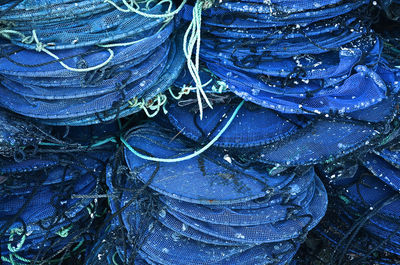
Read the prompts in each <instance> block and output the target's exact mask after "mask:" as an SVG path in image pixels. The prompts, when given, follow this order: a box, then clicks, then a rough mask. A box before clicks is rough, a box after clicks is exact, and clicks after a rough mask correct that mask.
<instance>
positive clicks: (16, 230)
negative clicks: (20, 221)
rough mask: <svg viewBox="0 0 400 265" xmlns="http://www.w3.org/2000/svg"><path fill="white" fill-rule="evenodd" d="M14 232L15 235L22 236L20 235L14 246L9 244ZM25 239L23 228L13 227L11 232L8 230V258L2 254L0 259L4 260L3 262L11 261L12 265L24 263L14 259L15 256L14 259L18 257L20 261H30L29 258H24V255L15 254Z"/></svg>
mask: <svg viewBox="0 0 400 265" xmlns="http://www.w3.org/2000/svg"><path fill="white" fill-rule="evenodd" d="M15 234H17V235H19V236H22V237H21V240H20V241H19V242H18V243H17V245H16V246H15V247H14V246H12V245H11V242H12V241H13V240H14V235H15ZM25 240H26V234H25V233H24V229H21V228H14V229H12V230H11V232H10V237H9V241H10V243H8V245H7V248H8V250H9V251H10V254H9V258H7V257H5V256H2V257H1V260H2V261H4V262H8V263H11V264H12V265H24V264H23V263H20V262H18V261H16V260H14V258H16V259H18V260H20V261H22V262H25V263H30V262H31V261H30V260H29V259H26V258H24V257H21V256H19V255H18V254H17V252H18V251H19V250H20V249H21V248H22V246H23V245H24V243H25Z"/></svg>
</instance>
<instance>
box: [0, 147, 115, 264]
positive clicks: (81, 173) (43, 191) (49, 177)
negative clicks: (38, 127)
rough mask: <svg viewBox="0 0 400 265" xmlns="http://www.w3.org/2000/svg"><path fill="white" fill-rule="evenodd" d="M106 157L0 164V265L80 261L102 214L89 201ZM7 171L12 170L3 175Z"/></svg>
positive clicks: (49, 158) (50, 158) (54, 156)
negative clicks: (96, 220)
mask: <svg viewBox="0 0 400 265" xmlns="http://www.w3.org/2000/svg"><path fill="white" fill-rule="evenodd" d="M108 155H109V154H108V152H97V153H84V154H83V153H75V154H74V155H71V154H51V155H50V154H49V155H46V154H42V155H37V156H35V158H32V159H28V160H25V161H23V162H12V161H9V160H3V159H2V161H1V165H2V166H1V168H2V178H3V180H2V185H1V202H2V203H1V207H0V212H1V219H0V227H1V230H0V231H1V238H2V240H1V258H2V261H3V263H4V264H38V263H42V264H43V263H51V262H57V263H61V262H62V261H63V260H66V259H75V260H76V262H78V260H79V259H80V260H82V255H81V254H82V252H83V251H84V249H85V244H86V243H87V242H89V241H90V240H91V239H92V238H91V234H94V231H93V228H92V225H93V222H94V218H95V217H97V216H98V215H101V214H102V210H101V209H100V208H99V207H98V204H99V203H98V201H97V200H95V198H96V196H95V195H96V194H98V193H99V192H100V186H99V179H100V178H99V174H101V172H102V170H103V168H104V162H105V160H106V159H107V157H108ZM8 168H10V169H12V170H7V169H8Z"/></svg>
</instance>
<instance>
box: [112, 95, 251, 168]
mask: <svg viewBox="0 0 400 265" xmlns="http://www.w3.org/2000/svg"><path fill="white" fill-rule="evenodd" d="M243 104H244V100H243V101H242V102H240V104H239V105H238V106H237V107H236V109H235V111H234V112H233V114H232V116H231V117H230V118H229V120H228V122H227V123H226V124H225V125H224V127H223V128H222V129H221V131H219V132H218V134H217V135H216V136H215V137H214V138H213V139H212V140H211V141H210V142H209V143H208V144H206V145H205V146H204V147H202V148H201V149H199V150H197V151H195V152H194V153H193V154H190V155H187V156H184V157H178V158H157V157H151V156H146V155H143V154H141V153H139V152H137V151H136V150H135V149H133V147H132V146H131V145H130V144H129V143H128V142H127V141H126V140H125V139H124V138H123V137H122V136H121V137H120V138H121V142H122V143H123V144H124V145H125V146H126V147H127V148H128V149H129V151H131V152H132V153H133V154H134V155H136V156H138V157H140V158H142V159H145V160H149V161H154V162H165V163H173V162H182V161H185V160H189V159H191V158H193V157H196V156H198V155H200V154H201V153H203V152H204V151H206V150H207V149H208V148H210V147H211V146H212V145H213V144H214V143H215V142H216V141H218V139H219V138H220V137H221V135H222V134H223V133H224V132H225V131H226V130H227V129H228V127H229V126H230V125H231V123H232V122H233V120H234V118H235V117H236V115H237V113H238V112H239V110H240V108H241V107H242V106H243Z"/></svg>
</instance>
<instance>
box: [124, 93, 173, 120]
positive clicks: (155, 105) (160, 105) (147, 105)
mask: <svg viewBox="0 0 400 265" xmlns="http://www.w3.org/2000/svg"><path fill="white" fill-rule="evenodd" d="M167 100H168V99H167V96H166V95H164V94H161V93H160V94H158V95H157V96H156V97H155V98H154V99H152V100H149V101H147V102H146V101H145V100H144V99H143V98H142V99H141V100H139V99H138V98H134V99H133V102H132V101H131V100H129V101H128V103H129V105H130V107H131V108H140V109H142V110H143V111H144V112H145V113H146V115H147V117H149V118H153V117H155V116H156V115H157V114H158V113H159V112H160V110H161V109H162V110H163V112H164V114H167V113H168V111H167V109H166V108H165V105H166V103H167ZM149 110H151V111H153V113H150V112H149Z"/></svg>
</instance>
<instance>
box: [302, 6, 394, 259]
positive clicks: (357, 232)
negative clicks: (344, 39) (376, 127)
mask: <svg viewBox="0 0 400 265" xmlns="http://www.w3.org/2000/svg"><path fill="white" fill-rule="evenodd" d="M378 2H380V4H381V7H383V10H384V11H385V12H384V13H383V14H382V12H381V13H378V14H377V16H376V19H375V21H376V22H377V24H375V25H374V27H375V29H376V31H377V32H378V34H379V35H380V36H381V38H382V42H383V45H384V47H383V53H382V57H383V58H384V59H381V62H380V63H381V65H382V67H383V68H385V69H386V71H388V70H389V69H390V70H391V71H393V72H394V75H386V77H388V80H390V81H392V82H393V84H394V85H395V87H396V85H397V84H398V80H399V78H398V77H399V76H400V75H399V71H398V70H396V67H398V65H399V64H400V61H399V56H398V54H399V53H398V50H397V48H396V45H397V46H398V44H397V43H396V38H397V35H396V32H397V27H398V24H397V22H394V21H390V19H395V17H394V16H393V14H395V13H396V12H397V11H396V4H395V1H393V3H392V4H391V3H390V2H391V1H378ZM390 4H391V5H390ZM390 14H391V15H390ZM396 24H397V25H396ZM386 73H387V72H386ZM397 91H398V88H396V89H394V91H393V92H394V93H397ZM396 108H398V107H397V106H396ZM385 131H386V132H388V133H385V135H386V136H385V137H383V138H381V139H380V140H379V141H376V144H375V145H374V146H371V148H370V150H366V151H367V152H359V153H356V154H355V155H354V156H351V157H349V158H348V159H343V160H340V161H335V162H332V163H329V164H326V165H321V166H320V167H319V172H320V173H321V176H324V177H323V179H325V181H326V187H327V190H328V194H329V206H328V211H327V214H326V216H325V218H324V219H323V220H322V222H321V223H320V224H319V225H318V227H317V229H316V230H314V231H315V233H313V234H312V236H311V237H312V238H311V240H310V242H308V243H309V246H307V247H305V248H304V249H305V251H303V252H304V253H302V257H301V258H302V259H306V260H308V261H310V260H313V264H314V263H315V264H317V265H318V264H332V265H333V264H339V265H340V264H399V263H400V240H399V239H400V237H399V236H400V222H399V213H400V160H399V158H400V156H399V120H398V117H396V118H395V119H393V121H392V122H391V123H388V124H386V129H385ZM313 245H314V246H313ZM317 245H319V247H316V246H317ZM310 256H313V258H311V259H310V258H309V257H310ZM299 261H300V260H299ZM299 264H309V263H307V262H305V263H302V262H301V261H300V262H299Z"/></svg>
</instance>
